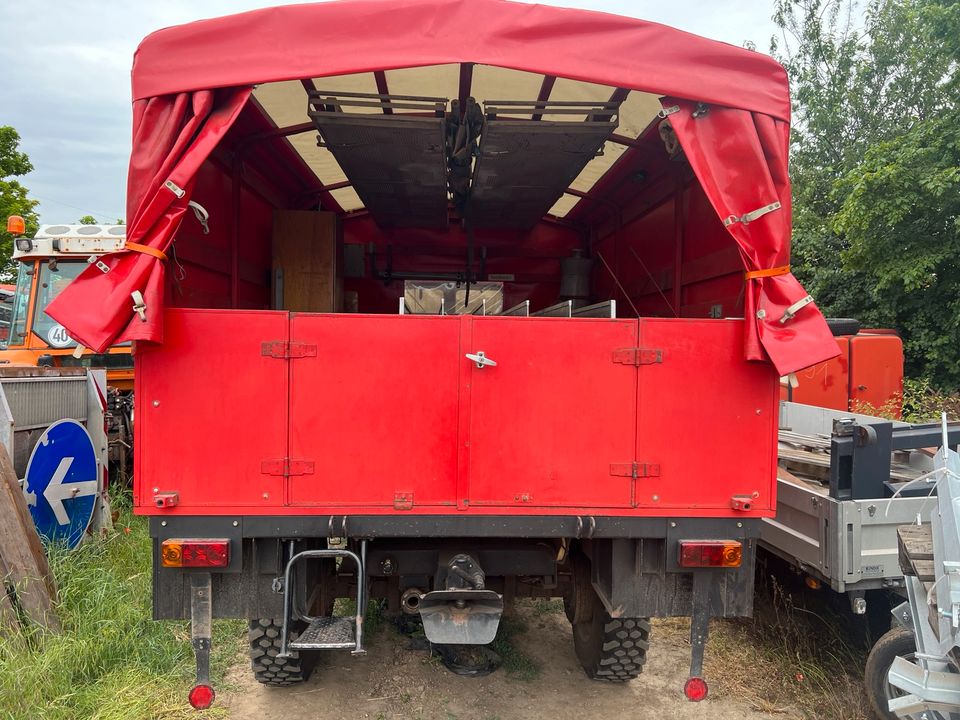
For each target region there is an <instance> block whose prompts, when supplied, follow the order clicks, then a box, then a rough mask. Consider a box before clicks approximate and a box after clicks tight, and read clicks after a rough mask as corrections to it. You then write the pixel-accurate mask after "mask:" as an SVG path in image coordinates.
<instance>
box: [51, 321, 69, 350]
mask: <svg viewBox="0 0 960 720" xmlns="http://www.w3.org/2000/svg"><path fill="white" fill-rule="evenodd" d="M47 342H48V343H50V346H51V347H55V348H63V347H67V345H71V344H73V338H72V337H70V335H69V333H67V329H66V328H65V327H64V326H63V325H54V326H53V327H52V328H50V330H49V331H47Z"/></svg>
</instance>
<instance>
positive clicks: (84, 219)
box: [77, 215, 98, 225]
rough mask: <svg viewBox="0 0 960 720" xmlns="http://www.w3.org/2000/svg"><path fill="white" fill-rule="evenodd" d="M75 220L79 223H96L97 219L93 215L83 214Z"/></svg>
mask: <svg viewBox="0 0 960 720" xmlns="http://www.w3.org/2000/svg"><path fill="white" fill-rule="evenodd" d="M77 222H79V223H80V224H81V225H97V224H98V223H97V219H96V218H95V217H94V216H93V215H84V216H83V217H82V218H80V219H79V220H78V221H77Z"/></svg>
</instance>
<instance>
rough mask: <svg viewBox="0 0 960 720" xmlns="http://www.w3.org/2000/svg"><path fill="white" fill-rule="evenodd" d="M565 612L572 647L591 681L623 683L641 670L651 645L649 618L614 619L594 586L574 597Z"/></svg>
mask: <svg viewBox="0 0 960 720" xmlns="http://www.w3.org/2000/svg"><path fill="white" fill-rule="evenodd" d="M568 615H575V616H576V617H577V618H583V620H582V622H576V623H573V647H574V650H575V651H576V654H577V659H578V660H579V661H580V665H581V666H582V667H583V671H584V672H585V673H586V674H587V677H589V678H590V679H592V680H604V681H606V682H626V681H627V680H633V679H634V678H635V677H637V675H639V674H640V673H641V672H643V664H644V663H645V662H646V661H647V648H649V647H650V620H649V618H613V617H610V613H608V612H607V610H606V608H604V606H603V602H601V600H600V597H599V596H598V595H597V593H596V591H595V590H594V589H593V586H592V585H591V586H590V592H589V593H586V592H584V593H582V594H580V595H579V596H578V597H576V599H575V606H574V608H572V612H570V613H568Z"/></svg>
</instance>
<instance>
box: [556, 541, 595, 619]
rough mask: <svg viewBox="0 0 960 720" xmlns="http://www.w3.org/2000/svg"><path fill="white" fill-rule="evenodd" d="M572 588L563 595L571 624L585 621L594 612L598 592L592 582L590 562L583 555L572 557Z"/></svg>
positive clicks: (564, 606) (566, 612)
mask: <svg viewBox="0 0 960 720" xmlns="http://www.w3.org/2000/svg"><path fill="white" fill-rule="evenodd" d="M570 575H571V581H570V589H569V591H568V592H567V593H566V594H565V595H564V596H563V612H564V614H566V616H567V620H569V621H570V624H571V625H577V624H579V623H582V622H585V621H587V620H589V619H590V618H591V617H592V614H593V598H594V597H595V596H596V593H595V592H594V591H593V585H592V584H591V582H590V562H589V561H588V560H587V558H586V557H584V556H583V555H579V554H578V555H573V556H571V557H570Z"/></svg>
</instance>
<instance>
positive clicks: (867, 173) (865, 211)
mask: <svg viewBox="0 0 960 720" xmlns="http://www.w3.org/2000/svg"><path fill="white" fill-rule="evenodd" d="M774 20H775V22H776V23H777V24H778V25H779V26H780V28H781V30H782V36H781V38H778V39H775V40H774V42H773V52H774V54H775V55H777V56H778V58H779V59H780V60H781V62H783V63H784V65H785V66H786V68H787V71H788V73H789V74H790V77H791V82H792V90H793V98H794V103H795V108H794V119H795V125H794V133H793V140H794V143H793V146H792V148H791V163H792V167H791V177H792V179H793V187H794V240H793V249H794V258H793V262H794V267H795V269H796V273H797V276H798V277H799V279H800V280H801V281H802V282H803V283H804V284H805V285H806V287H807V288H808V290H810V292H811V293H812V294H813V295H814V297H815V298H816V299H817V301H818V304H819V305H820V307H821V308H822V309H823V310H824V312H825V313H827V314H829V315H835V316H844V317H858V318H859V319H860V320H862V321H863V322H864V323H865V324H867V325H873V326H888V327H894V328H895V329H897V330H898V331H899V332H900V333H901V335H902V336H903V337H904V341H905V350H906V357H907V371H908V373H910V374H913V375H915V376H917V377H926V378H929V379H931V380H932V381H933V382H934V383H935V384H937V385H938V386H940V387H944V388H957V387H960V342H958V335H957V332H958V331H957V319H958V316H960V313H958V309H960V308H958V306H957V304H956V303H957V297H958V294H960V293H958V290H960V287H958V285H957V281H958V279H957V277H956V272H957V270H956V268H955V267H954V265H955V262H953V261H952V260H951V258H956V257H957V254H956V244H957V234H956V233H957V224H956V217H957V215H956V198H955V197H950V193H951V192H952V193H954V195H955V194H956V181H957V174H956V165H957V158H956V141H955V138H956V137H957V132H958V129H960V121H958V119H957V117H956V114H955V107H956V106H957V102H958V99H960V95H958V89H960V85H958V71H957V59H958V57H960V55H958V48H960V40H958V39H957V38H958V35H960V32H957V31H960V4H956V3H952V2H947V1H946V0H943V1H942V2H941V1H939V0H868V2H867V3H866V5H865V6H864V7H863V9H862V12H861V9H860V7H859V6H858V5H857V4H855V3H854V2H853V1H852V0H776V12H775V15H774ZM951 163H952V166H951Z"/></svg>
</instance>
